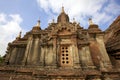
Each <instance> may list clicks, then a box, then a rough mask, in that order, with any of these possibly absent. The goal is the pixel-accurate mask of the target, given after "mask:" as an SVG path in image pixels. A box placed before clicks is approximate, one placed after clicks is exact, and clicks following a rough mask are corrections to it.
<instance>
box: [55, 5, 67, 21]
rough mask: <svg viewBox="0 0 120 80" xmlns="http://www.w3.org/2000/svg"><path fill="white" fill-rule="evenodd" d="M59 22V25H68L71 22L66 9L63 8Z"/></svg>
mask: <svg viewBox="0 0 120 80" xmlns="http://www.w3.org/2000/svg"><path fill="white" fill-rule="evenodd" d="M57 22H58V23H59V22H60V23H66V22H69V16H68V15H67V14H66V13H65V11H64V7H63V6H62V12H61V13H60V15H59V16H58V18H57Z"/></svg>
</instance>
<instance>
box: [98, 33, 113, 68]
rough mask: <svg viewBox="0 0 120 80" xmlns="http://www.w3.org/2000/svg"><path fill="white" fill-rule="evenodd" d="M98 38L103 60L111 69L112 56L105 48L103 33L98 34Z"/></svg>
mask: <svg viewBox="0 0 120 80" xmlns="http://www.w3.org/2000/svg"><path fill="white" fill-rule="evenodd" d="M96 40H97V43H98V45H99V49H100V52H101V57H102V61H103V63H104V66H105V67H106V68H107V69H110V68H111V67H112V65H111V62H110V58H109V56H108V54H107V51H106V48H105V44H104V41H103V34H97V36H96Z"/></svg>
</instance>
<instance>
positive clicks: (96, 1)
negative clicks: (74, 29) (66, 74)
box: [0, 0, 120, 56]
mask: <svg viewBox="0 0 120 80" xmlns="http://www.w3.org/2000/svg"><path fill="white" fill-rule="evenodd" d="M62 6H64V9H65V12H66V14H68V15H69V18H70V21H71V22H72V21H73V18H75V20H76V22H77V23H80V25H81V26H82V27H84V28H85V29H87V28H88V26H89V24H88V19H89V18H92V20H93V23H95V24H98V25H99V28H100V29H102V30H103V31H104V30H106V29H107V28H108V27H109V25H110V24H111V23H112V22H113V21H114V20H115V19H116V18H117V16H119V15H120V0H0V55H2V56H3V55H4V54H5V51H6V48H7V45H8V43H9V42H12V41H13V40H15V38H16V37H17V35H18V34H19V32H20V31H22V36H24V35H25V33H26V32H28V31H30V30H31V29H32V27H33V26H34V25H36V23H37V21H38V20H39V19H40V21H41V28H42V29H45V28H46V27H47V26H48V24H49V23H51V22H52V19H55V20H56V21H57V16H58V15H59V14H60V12H61V7H62Z"/></svg>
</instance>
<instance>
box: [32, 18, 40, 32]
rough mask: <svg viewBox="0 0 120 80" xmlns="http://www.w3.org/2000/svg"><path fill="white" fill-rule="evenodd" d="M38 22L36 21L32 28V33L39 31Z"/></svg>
mask: <svg viewBox="0 0 120 80" xmlns="http://www.w3.org/2000/svg"><path fill="white" fill-rule="evenodd" d="M40 30H41V28H40V20H38V22H37V24H36V25H35V26H34V27H33V28H32V31H33V32H36V31H40Z"/></svg>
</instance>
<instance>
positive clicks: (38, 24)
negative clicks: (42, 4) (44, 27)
mask: <svg viewBox="0 0 120 80" xmlns="http://www.w3.org/2000/svg"><path fill="white" fill-rule="evenodd" d="M36 26H38V27H39V26H40V19H39V20H38V23H37V25H36Z"/></svg>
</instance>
